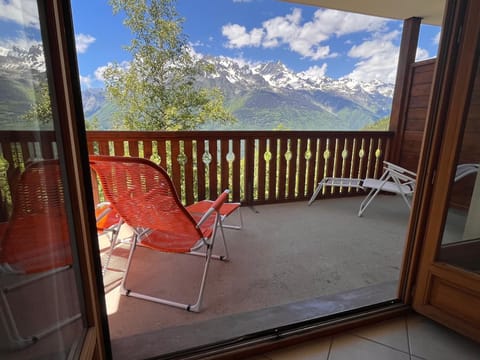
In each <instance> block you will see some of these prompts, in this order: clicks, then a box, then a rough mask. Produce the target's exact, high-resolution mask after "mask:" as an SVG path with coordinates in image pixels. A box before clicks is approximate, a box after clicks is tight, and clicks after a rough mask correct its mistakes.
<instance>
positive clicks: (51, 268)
mask: <svg viewBox="0 0 480 360" xmlns="http://www.w3.org/2000/svg"><path fill="white" fill-rule="evenodd" d="M71 267H72V254H71V245H70V236H69V230H68V223H67V217H66V212H65V200H64V192H63V185H62V181H61V176H60V167H59V164H58V161H57V160H44V161H36V162H32V163H30V164H27V166H26V168H25V171H24V172H23V173H22V174H21V175H20V177H19V180H18V181H17V183H16V184H15V188H14V190H13V211H12V215H11V218H10V219H9V222H8V223H7V224H6V225H5V227H4V230H3V235H2V237H1V239H0V273H2V275H3V276H4V279H7V278H8V281H5V283H3V284H1V286H0V317H1V318H2V322H3V325H4V327H5V329H6V332H7V336H8V338H9V340H10V343H11V344H13V346H15V347H23V346H27V345H30V344H33V343H34V342H36V341H37V340H39V339H41V338H43V337H45V336H46V335H48V334H50V333H52V332H54V331H56V330H58V329H59V328H61V327H63V326H65V325H68V324H70V323H72V322H74V321H76V320H77V319H79V318H80V317H81V315H80V314H76V315H73V316H71V317H68V318H65V319H63V320H60V321H58V320H57V322H56V323H55V324H53V325H51V326H48V327H46V328H44V329H42V330H39V331H38V332H37V333H36V334H34V335H30V336H23V335H21V334H20V332H19V330H18V327H17V322H16V319H15V314H14V311H12V307H11V305H10V303H9V301H8V294H9V292H12V291H14V290H15V289H19V288H21V287H25V286H28V285H29V284H32V283H33V282H36V281H39V280H40V279H43V278H46V277H50V276H53V275H54V274H57V273H59V272H62V271H65V270H68V269H70V268H71Z"/></svg>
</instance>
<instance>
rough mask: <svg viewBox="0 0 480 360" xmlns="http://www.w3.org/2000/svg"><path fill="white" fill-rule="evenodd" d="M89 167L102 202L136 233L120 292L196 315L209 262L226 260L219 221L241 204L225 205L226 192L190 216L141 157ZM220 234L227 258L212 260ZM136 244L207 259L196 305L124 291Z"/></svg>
mask: <svg viewBox="0 0 480 360" xmlns="http://www.w3.org/2000/svg"><path fill="white" fill-rule="evenodd" d="M90 167H91V168H92V170H93V171H94V173H95V174H96V175H97V176H98V178H99V180H100V183H101V185H102V188H103V191H104V196H105V199H106V200H107V201H108V202H109V203H110V204H111V206H112V208H113V209H114V211H116V212H117V213H118V214H119V215H120V217H121V218H122V219H123V221H124V222H125V223H126V224H128V225H129V226H131V227H132V228H133V229H134V238H133V240H132V242H131V247H130V254H129V257H128V262H127V266H126V270H125V274H124V276H123V279H122V284H121V293H122V294H123V295H127V296H132V297H137V298H140V299H144V300H148V301H153V302H157V303H161V304H165V305H170V306H174V307H179V308H182V309H185V310H188V311H194V312H198V311H200V309H201V305H202V299H203V293H204V288H205V283H206V278H207V273H208V268H209V263H210V259H211V258H212V257H214V258H217V259H220V260H227V259H228V248H227V243H226V241H225V236H224V233H223V227H222V219H224V218H225V217H226V216H228V215H229V214H231V213H232V212H233V211H235V210H237V209H238V208H239V206H240V204H232V205H229V204H228V203H225V202H226V200H227V197H228V190H226V191H224V192H223V193H222V194H221V195H220V196H219V197H218V198H217V199H216V200H215V201H213V202H208V204H209V206H208V209H207V210H206V211H201V210H203V209H204V208H203V207H201V206H198V207H195V206H192V207H190V211H189V209H188V207H187V208H186V207H184V206H183V205H182V203H181V202H180V200H179V198H178V196H177V192H176V190H175V188H174V185H173V183H172V181H171V179H170V177H169V176H168V174H167V173H166V171H165V170H164V169H163V168H161V167H160V166H158V165H156V164H155V163H153V162H151V161H149V160H146V159H142V158H131V157H116V156H90ZM204 204H207V203H206V202H205V203H204ZM203 206H204V205H203ZM222 209H223V211H222ZM222 213H223V215H222ZM218 229H220V232H221V235H222V239H223V244H224V249H225V255H222V256H216V255H213V246H214V242H215V235H216V232H217V230H218ZM137 245H141V246H144V247H147V248H150V249H153V250H158V251H164V252H174V253H189V254H195V255H201V256H205V258H206V261H205V266H204V269H203V275H202V278H201V282H200V289H199V293H198V296H197V298H196V300H195V301H194V302H192V303H191V304H184V303H180V302H176V301H172V300H168V299H162V298H158V297H152V296H149V295H147V294H142V293H138V292H135V291H132V290H131V289H127V288H126V286H125V285H126V280H127V278H128V274H129V270H130V268H131V266H132V263H133V254H134V252H135V249H136V246H137ZM201 248H205V249H206V250H205V252H198V251H197V250H199V249H201Z"/></svg>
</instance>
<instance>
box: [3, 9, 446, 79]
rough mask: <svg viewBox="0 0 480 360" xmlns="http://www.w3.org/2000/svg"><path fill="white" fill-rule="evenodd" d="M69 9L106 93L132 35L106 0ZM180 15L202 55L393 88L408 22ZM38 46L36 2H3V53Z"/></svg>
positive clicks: (307, 15)
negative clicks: (107, 76) (106, 75)
mask: <svg viewBox="0 0 480 360" xmlns="http://www.w3.org/2000/svg"><path fill="white" fill-rule="evenodd" d="M71 4H72V13H73V22H74V30H75V34H76V35H75V38H76V47H77V57H78V63H79V70H80V76H81V83H82V87H84V88H85V87H101V86H102V84H103V82H102V70H103V69H105V67H106V66H107V65H108V64H109V63H111V62H118V63H122V62H128V61H129V60H130V54H129V53H128V52H126V51H125V50H124V48H123V47H124V46H125V45H128V44H129V42H130V40H131V38H132V34H131V32H130V30H129V29H128V28H127V27H125V26H124V25H123V21H124V16H123V14H122V13H119V14H116V15H114V14H113V12H112V8H111V6H110V5H109V2H108V0H71ZM176 8H177V12H178V13H179V14H180V16H182V17H183V18H184V19H185V22H184V24H183V30H184V33H185V34H186V35H187V37H188V40H189V43H190V46H191V47H192V48H193V50H194V51H195V53H197V54H199V55H214V56H220V55H221V56H228V57H230V58H233V59H236V60H238V61H239V62H241V63H251V64H256V63H259V62H268V61H278V60H280V61H281V62H283V63H284V64H285V65H286V66H287V67H288V68H289V69H291V70H293V71H295V72H300V71H304V72H307V73H309V74H311V75H312V76H328V77H331V78H335V79H337V78H341V77H351V78H354V79H356V80H361V81H371V80H374V79H378V80H382V81H384V82H391V83H393V82H394V81H395V73H396V64H397V59H398V49H399V44H400V39H401V32H402V25H403V22H402V21H398V20H391V19H384V18H376V17H370V16H365V15H359V14H352V13H346V12H339V11H335V10H329V9H322V8H317V7H312V6H302V5H298V4H292V3H288V2H282V1H278V0H177V1H176ZM19 9H22V11H21V12H19V11H18V10H19ZM35 30H37V38H35ZM439 37H440V28H439V27H436V26H429V25H422V27H421V32H420V39H419V47H418V49H417V59H418V60H422V59H427V58H431V57H434V56H436V52H437V48H438V41H439ZM38 40H39V39H38V19H37V16H36V7H35V2H34V1H33V0H0V48H7V49H8V48H11V46H12V44H15V43H16V44H20V45H23V46H25V47H26V46H28V45H29V44H31V43H35V41H37V42H38Z"/></svg>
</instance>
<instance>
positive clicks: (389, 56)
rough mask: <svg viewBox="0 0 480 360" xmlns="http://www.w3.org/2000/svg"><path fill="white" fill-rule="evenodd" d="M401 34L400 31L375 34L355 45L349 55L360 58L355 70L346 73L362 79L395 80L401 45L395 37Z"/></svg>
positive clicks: (391, 81)
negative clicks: (399, 45) (394, 40)
mask: <svg viewBox="0 0 480 360" xmlns="http://www.w3.org/2000/svg"><path fill="white" fill-rule="evenodd" d="M398 36H399V32H398V31H392V32H390V33H387V34H378V33H376V34H374V35H373V37H372V39H370V40H367V41H365V42H363V43H362V44H360V45H355V46H353V47H352V48H351V49H350V51H349V52H348V56H350V57H352V58H357V59H360V61H359V62H357V63H356V64H355V68H354V70H353V71H352V72H351V73H350V74H348V75H346V77H350V78H353V79H356V80H360V81H371V80H381V81H383V82H390V83H394V82H395V77H396V73H397V64H398V54H399V47H398V46H396V45H395V44H394V43H393V39H395V38H397V37H398Z"/></svg>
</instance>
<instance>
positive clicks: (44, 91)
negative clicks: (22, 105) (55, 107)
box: [22, 82, 52, 125]
mask: <svg viewBox="0 0 480 360" xmlns="http://www.w3.org/2000/svg"><path fill="white" fill-rule="evenodd" d="M22 117H23V118H24V119H25V120H27V121H29V122H38V123H39V124H42V125H46V124H49V123H51V122H52V106H51V103H50V93H49V91H48V83H47V82H42V83H41V84H40V86H39V88H38V90H37V92H36V96H35V102H34V103H33V104H32V105H31V106H30V109H28V111H27V112H26V113H25V114H23V116H22Z"/></svg>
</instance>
